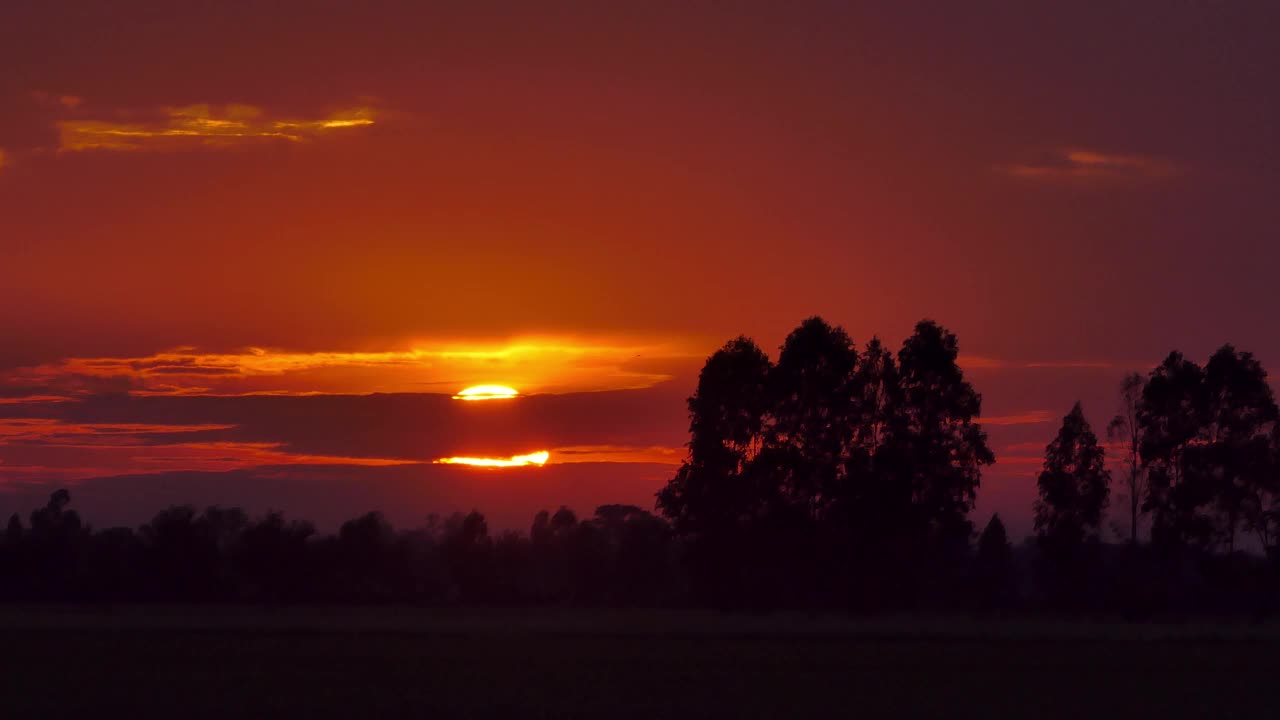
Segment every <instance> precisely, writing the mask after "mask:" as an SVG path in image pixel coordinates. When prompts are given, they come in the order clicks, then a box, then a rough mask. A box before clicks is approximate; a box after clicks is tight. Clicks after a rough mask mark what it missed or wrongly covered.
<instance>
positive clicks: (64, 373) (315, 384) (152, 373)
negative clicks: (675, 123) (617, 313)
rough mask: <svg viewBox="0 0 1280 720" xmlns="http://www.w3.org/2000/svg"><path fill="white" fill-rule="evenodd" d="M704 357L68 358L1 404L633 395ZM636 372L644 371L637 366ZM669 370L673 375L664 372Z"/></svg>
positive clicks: (15, 387) (31, 374) (644, 353)
mask: <svg viewBox="0 0 1280 720" xmlns="http://www.w3.org/2000/svg"><path fill="white" fill-rule="evenodd" d="M701 356H702V351H701V348H700V347H698V346H696V345H693V344H689V345H687V346H686V344H685V343H683V342H681V341H665V340H647V339H643V338H637V339H625V338H573V337H526V338H517V339H514V340H511V341H507V342H461V341H458V342H454V341H434V342H429V343H422V344H415V345H413V346H411V347H410V348H408V349H403V350H386V351H380V352H290V351H283V350H268V349H264V348H247V349H245V350H241V351H238V352H229V353H206V352H201V351H200V350H198V349H196V348H190V347H182V348H175V349H173V350H168V351H165V352H160V353H155V354H153V355H148V356H143V357H100V358H68V359H65V360H62V361H59V362H56V363H49V364H46V365H39V366H34V367H26V368H20V369H17V370H14V371H11V372H10V373H9V374H8V375H7V376H0V396H5V395H7V396H10V397H13V396H22V395H24V394H25V395H46V396H50V395H51V396H55V397H57V396H60V397H78V396H82V395H91V394H96V393H100V392H105V391H110V392H129V393H131V394H134V395H217V394H237V395H238V394H251V393H252V394H311V393H334V394H364V393H374V392H441V393H446V392H447V393H449V394H451V395H452V394H453V393H456V392H458V391H459V390H461V389H463V388H466V387H469V386H473V385H490V384H494V383H502V384H503V385H509V386H513V387H518V388H519V389H520V393H521V395H526V394H531V393H563V392H585V391H598V390H635V389H641V388H647V387H652V386H654V385H657V384H658V383H661V382H664V381H666V380H668V379H670V378H671V377H672V372H674V370H675V369H676V368H677V367H678V368H686V366H688V367H696V365H695V364H694V363H695V362H696V361H697V360H699V359H700V358H701ZM637 363H643V365H639V364H637ZM668 369H670V371H666V370H668Z"/></svg>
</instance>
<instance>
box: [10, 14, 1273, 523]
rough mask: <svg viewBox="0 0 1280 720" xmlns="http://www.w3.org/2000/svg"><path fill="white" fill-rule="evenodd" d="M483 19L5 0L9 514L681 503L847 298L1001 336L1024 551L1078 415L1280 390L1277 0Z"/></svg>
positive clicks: (504, 514) (1001, 428)
mask: <svg viewBox="0 0 1280 720" xmlns="http://www.w3.org/2000/svg"><path fill="white" fill-rule="evenodd" d="M1113 5H1115V6H1113ZM1086 6H1087V7H1086ZM462 7H465V10H464V9H458V8H455V9H452V10H450V9H441V8H438V7H430V6H429V4H427V3H420V2H364V3H335V2H318V1H310V2H279V3H272V4H270V5H264V4H262V3H257V2H254V3H250V2H240V1H228V2H220V3H169V2H117V3H110V4H105V3H103V4H97V3H94V4H91V3H68V2H57V1H47V0H46V1H41V2H36V1H34V0H11V1H10V2H8V3H6V4H5V6H4V9H3V10H0V67H3V68H5V71H4V72H3V73H0V331H2V333H0V511H3V512H5V513H7V512H11V511H13V510H19V509H23V510H25V509H27V508H28V507H29V506H30V504H31V503H32V502H34V500H33V499H32V498H35V497H37V496H39V495H40V494H41V493H44V492H46V491H47V487H48V485H49V484H51V483H72V484H74V485H75V486H76V487H78V488H80V491H79V492H77V491H76V490H73V497H75V498H76V504H77V505H82V509H84V510H85V512H86V514H88V515H89V517H90V519H91V520H93V521H94V522H96V523H98V524H110V523H112V522H134V521H137V520H139V519H142V518H145V516H146V515H147V514H149V513H150V512H153V511H154V510H156V509H158V508H159V507H160V506H162V505H164V504H166V503H169V502H185V501H190V502H198V503H203V502H222V503H237V504H245V505H248V506H249V507H251V508H260V507H263V506H265V505H267V504H276V505H278V506H281V507H283V508H284V509H286V510H289V511H291V512H295V513H298V514H301V515H310V516H313V517H317V518H321V519H329V520H335V521H336V519H337V518H340V517H342V516H343V515H344V514H347V515H350V514H354V513H355V512H358V511H361V510H364V509H368V508H382V509H385V510H388V511H389V512H390V513H391V514H392V516H393V519H397V520H400V521H402V522H412V521H414V520H415V519H417V518H420V517H422V516H425V514H426V513H427V512H430V511H437V512H448V511H451V510H454V509H469V508H470V507H471V506H473V505H474V506H476V507H481V508H482V509H484V510H486V511H488V512H489V513H490V514H491V515H494V516H495V517H498V518H500V519H502V522H508V523H509V524H510V525H512V526H523V525H524V523H525V521H524V520H523V519H522V518H526V517H531V516H532V514H533V512H534V511H535V510H537V509H538V508H539V507H543V506H553V505H557V504H559V503H562V502H567V503H570V504H573V505H575V506H577V507H579V508H580V509H582V510H590V505H591V504H593V503H596V502H605V501H619V502H636V503H640V504H644V505H646V506H648V505H649V504H650V503H651V497H652V493H653V491H655V490H656V489H657V487H658V486H660V485H661V483H662V481H663V479H664V478H665V477H666V476H667V475H669V474H670V466H669V465H660V464H658V465H655V464H652V463H640V462H637V461H639V460H648V461H655V460H656V461H658V462H659V463H672V462H677V461H678V459H679V455H678V451H675V452H673V451H672V450H671V449H672V448H678V446H679V445H680V444H681V443H683V442H684V439H685V429H686V428H685V419H684V409H683V405H682V401H683V398H684V397H685V396H686V395H688V393H689V392H690V391H691V390H692V388H693V384H694V378H695V376H696V371H697V368H698V367H699V365H700V363H701V360H702V358H704V357H705V356H706V355H707V354H708V353H710V352H711V351H712V350H714V349H715V348H716V347H717V346H718V345H719V344H720V343H722V342H723V341H724V340H726V339H728V338H730V337H732V336H735V335H737V334H739V333H746V334H749V335H752V336H754V337H755V338H756V339H757V340H759V341H760V342H761V344H762V345H764V346H766V347H769V348H776V347H777V345H778V344H779V343H780V342H781V341H782V338H783V337H784V336H785V335H786V333H787V331H788V330H790V329H791V328H792V327H794V326H795V325H796V324H797V323H798V322H799V321H800V320H801V319H803V318H804V317H806V316H808V315H811V314H814V313H818V314H821V315H823V316H824V317H826V318H827V319H829V320H831V321H833V322H837V323H840V324H843V325H844V326H845V327H846V328H847V329H848V330H849V332H850V334H851V335H852V336H853V337H854V338H855V340H857V341H859V342H860V343H861V342H865V340H867V339H868V338H869V337H870V336H871V335H873V334H876V333H878V334H880V335H881V336H882V337H883V338H885V339H886V340H887V341H889V342H890V343H891V344H894V345H896V344H897V343H898V342H900V340H901V339H902V337H903V336H904V335H905V334H906V333H907V332H908V331H909V330H910V328H911V326H912V324H913V323H914V322H915V321H916V320H918V319H920V318H922V317H933V318H935V319H937V320H939V321H940V322H942V323H943V324H944V325H946V326H948V327H949V328H950V329H952V330H953V331H955V332H956V333H957V334H958V335H959V337H960V341H961V347H962V352H963V360H964V364H965V366H966V368H967V370H968V372H969V376H970V379H971V380H972V381H973V382H974V383H975V385H977V387H978V389H979V390H980V391H981V392H982V393H983V395H984V399H985V404H984V415H985V416H987V417H986V421H985V425H986V426H987V428H988V430H989V432H990V434H991V438H992V444H993V447H994V449H995V451H996V453H997V456H998V457H999V458H1000V459H1001V461H1000V463H999V464H998V465H997V466H996V467H995V468H993V469H992V470H991V471H990V472H989V473H987V475H986V477H985V478H984V483H983V490H982V493H981V499H980V505H979V510H978V515H979V516H982V517H985V515H986V514H989V513H990V512H991V511H992V510H995V509H999V510H1001V511H1002V513H1004V514H1005V515H1006V516H1011V519H1012V523H1011V524H1012V525H1013V527H1014V530H1015V532H1016V531H1018V530H1025V529H1026V527H1027V525H1028V522H1027V517H1028V516H1029V504H1030V499H1031V497H1032V495H1033V493H1034V488H1033V480H1032V475H1033V473H1034V471H1035V470H1036V468H1037V466H1038V457H1039V455H1040V452H1041V450H1042V448H1043V445H1044V444H1045V443H1047V442H1048V440H1049V439H1050V437H1051V436H1052V433H1053V432H1054V430H1055V428H1056V422H1057V419H1058V418H1059V417H1061V415H1063V414H1065V413H1066V412H1067V410H1069V409H1070V406H1071V403H1072V402H1073V401H1074V400H1075V399H1077V398H1079V399H1082V400H1083V401H1084V403H1085V408H1086V411H1087V413H1088V414H1089V417H1090V419H1091V420H1092V421H1093V422H1094V424H1095V426H1096V427H1097V428H1098V429H1099V430H1101V428H1102V426H1105V423H1106V420H1107V418H1108V417H1109V414H1110V412H1111V410H1112V395H1113V392H1112V391H1113V389H1114V387H1115V385H1116V384H1117V383H1118V380H1119V378H1120V376H1121V375H1122V374H1123V373H1124V372H1125V371H1127V370H1129V369H1146V368H1149V367H1150V366H1152V365H1153V364H1154V363H1155V362H1157V361H1158V360H1159V359H1160V358H1161V357H1162V356H1163V355H1164V354H1165V353H1166V352H1168V351H1169V350H1170V349H1173V348H1179V349H1181V350H1183V351H1185V352H1187V353H1188V354H1189V355H1190V356H1192V357H1196V358H1204V357H1206V356H1207V355H1208V353H1209V352H1210V351H1211V350H1212V349H1213V348H1214V347H1216V346H1217V345H1220V344H1221V343H1223V342H1228V341H1229V342H1233V343H1235V344H1236V345H1237V346H1239V347H1241V348H1242V349H1248V350H1252V351H1254V352H1255V353H1257V354H1258V355H1259V357H1260V358H1261V359H1262V360H1263V362H1264V363H1265V364H1267V365H1268V366H1270V367H1272V368H1274V367H1275V366H1276V365H1277V363H1280V336H1278V335H1277V333H1276V332H1275V324H1274V320H1273V314H1274V312H1275V309H1276V307H1277V300H1278V299H1280V291H1277V289H1276V288H1277V284H1276V281H1275V278H1276V268H1277V267H1278V266H1280V243H1277V242H1276V240H1277V237H1276V228H1277V226H1278V225H1280V222H1278V221H1280V209H1278V208H1280V206H1278V205H1277V204H1276V202H1275V198H1276V197H1277V190H1280V143H1278V142H1277V136H1276V132H1277V130H1276V128H1277V127H1280V93H1278V92H1277V91H1276V90H1275V87H1274V85H1275V76H1276V74H1277V70H1280V46H1278V45H1277V43H1275V41H1274V40H1275V38H1276V37H1278V36H1280V11H1278V10H1277V8H1276V6H1274V5H1272V4H1269V3H1233V4H1212V5H1211V4H1192V3H1180V4H1174V3H1167V2H1135V3H1124V4H1109V3H1108V4H1104V3H1073V4H1054V5H1052V6H1050V5H1047V4H1046V5H1039V4H1025V3H984V2H978V3H964V4H944V5H942V6H941V7H932V8H925V7H923V6H917V7H915V8H914V9H911V8H896V7H888V6H887V4H885V3H866V4H858V3H799V4H785V5H783V4H776V3H745V2H744V3H733V4H724V3H688V2H683V3H638V4H634V5H626V4H623V3H580V4H561V3H537V4H534V3H510V4H497V3H467V4H465V5H463V6H462ZM479 382H501V383H505V384H511V385H514V386H516V387H518V388H520V389H521V390H522V391H523V392H525V393H526V394H530V395H531V397H528V398H526V399H523V400H518V401H515V402H514V403H513V404H507V405H504V406H502V408H504V409H499V408H493V407H488V408H480V407H465V408H463V407H459V406H458V404H457V403H451V402H450V401H449V400H448V397H447V396H448V395H450V394H452V393H454V392H456V391H457V390H459V389H461V388H462V387H465V386H466V385H468V384H475V383H479ZM367 393H391V395H384V396H373V397H363V398H361V397H354V398H353V397H350V396H351V395H363V394H367ZM467 405H468V406H479V405H483V403H468V404H467ZM536 449H549V450H552V453H553V454H552V461H551V462H550V463H549V464H548V465H547V466H545V467H543V468H537V469H522V470H515V471H508V470H500V471H477V470H473V469H461V468H456V467H449V468H445V467H443V466H438V465H431V464H420V463H422V462H423V461H430V460H432V459H435V458H437V457H442V456H447V455H456V454H485V455H512V454H518V453H524V452H529V451H532V450H536ZM573 460H585V461H590V462H578V463H574V462H570V461H573ZM409 463H414V464H409ZM196 472H205V473H215V474H213V475H196V474H193V473H196ZM119 475H129V476H130V477H129V478H119V477H111V476H119ZM286 478H287V479H286ZM95 503H96V505H95ZM979 519H981V517H980V518H979Z"/></svg>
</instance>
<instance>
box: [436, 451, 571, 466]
mask: <svg viewBox="0 0 1280 720" xmlns="http://www.w3.org/2000/svg"><path fill="white" fill-rule="evenodd" d="M550 458H551V453H549V452H547V451H546V450H542V451H540V452H536V453H529V454H528V455H513V456H511V457H509V458H477V457H448V458H440V459H439V460H437V461H436V462H437V463H439V464H442V465H472V466H474V467H493V468H500V467H524V466H526V465H545V464H546V463H547V460H549V459H550Z"/></svg>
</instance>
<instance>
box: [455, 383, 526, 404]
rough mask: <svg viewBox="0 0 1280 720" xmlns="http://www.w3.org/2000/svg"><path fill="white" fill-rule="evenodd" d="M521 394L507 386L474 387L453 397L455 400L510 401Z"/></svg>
mask: <svg viewBox="0 0 1280 720" xmlns="http://www.w3.org/2000/svg"><path fill="white" fill-rule="evenodd" d="M519 394H520V393H519V392H518V391H517V390H516V389H515V388H513V387H507V386H506V385H474V386H472V387H469V388H467V389H466V390H462V391H460V392H459V393H458V394H457V395H454V396H453V399H454V400H508V399H510V398H513V397H515V396H517V395H519Z"/></svg>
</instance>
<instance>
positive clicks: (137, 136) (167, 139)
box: [57, 104, 375, 152]
mask: <svg viewBox="0 0 1280 720" xmlns="http://www.w3.org/2000/svg"><path fill="white" fill-rule="evenodd" d="M67 107H75V106H74V105H70V106H67ZM130 114H139V113H126V115H130ZM143 115H145V116H144V117H141V118H138V119H130V120H125V121H121V120H114V119H110V120H108V119H87V120H64V121H61V122H58V123H57V127H58V133H59V138H58V151H59V152H81V151H86V150H101V151H177V150H189V149H193V148H218V147H234V146H238V145H245V144H249V143H260V142H263V141H288V142H304V141H308V140H314V139H317V138H320V137H322V136H325V135H327V134H329V133H332V132H333V131H341V130H346V129H351V128H359V127H365V126H368V125H373V124H374V115H375V113H374V110H373V109H372V108H368V107H355V108H348V109H345V110H340V111H337V112H334V113H331V114H329V115H325V116H323V117H317V118H274V117H271V116H270V115H269V114H267V113H266V112H265V111H263V110H262V109H261V108H258V107H254V106H252V105H235V104H231V105H224V106H222V107H217V106H211V105H188V106H184V107H167V108H163V109H161V110H160V111H159V112H154V113H146V114H143Z"/></svg>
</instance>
